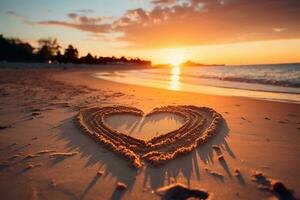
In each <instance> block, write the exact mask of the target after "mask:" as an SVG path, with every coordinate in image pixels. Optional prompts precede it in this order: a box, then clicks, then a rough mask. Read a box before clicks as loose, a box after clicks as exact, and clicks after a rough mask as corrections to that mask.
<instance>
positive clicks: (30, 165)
mask: <svg viewBox="0 0 300 200" xmlns="http://www.w3.org/2000/svg"><path fill="white" fill-rule="evenodd" d="M33 167H34V165H33V164H31V163H27V164H26V166H25V169H31V168H33Z"/></svg>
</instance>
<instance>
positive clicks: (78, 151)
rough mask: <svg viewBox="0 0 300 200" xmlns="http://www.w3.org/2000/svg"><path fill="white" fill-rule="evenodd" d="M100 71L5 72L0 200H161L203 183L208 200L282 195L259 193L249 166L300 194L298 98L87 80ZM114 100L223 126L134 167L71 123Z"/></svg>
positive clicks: (0, 84)
mask: <svg viewBox="0 0 300 200" xmlns="http://www.w3.org/2000/svg"><path fill="white" fill-rule="evenodd" d="M105 70H108V69H105ZM95 71H96V70H95V69H80V70H65V71H63V70H50V69H47V70H41V69H40V70H28V71H23V70H17V71H15V70H1V71H0V126H1V130H0V194H1V199H54V198H56V199H161V198H162V197H161V196H160V195H158V194H157V192H156V191H157V190H159V188H162V187H164V186H169V185H171V184H174V183H181V184H184V185H186V186H187V187H188V188H191V189H193V188H201V189H203V190H205V191H207V192H208V194H209V196H210V197H211V198H212V199H268V198H277V197H278V192H277V191H282V190H283V191H285V190H284V189H282V188H283V187H282V185H281V184H278V182H277V184H276V183H274V185H272V184H271V186H269V187H270V189H268V190H261V189H259V188H258V186H257V182H255V181H253V174H252V171H253V170H255V171H262V173H263V174H266V175H267V177H268V179H270V180H280V182H279V183H284V186H285V187H284V188H288V189H287V190H288V191H292V195H291V196H292V197H293V198H294V197H295V198H296V197H299V195H300V183H299V182H300V181H299V180H300V171H299V166H300V157H299V152H300V145H299V143H298V142H299V141H300V132H299V130H300V129H299V128H300V126H299V123H300V105H299V104H292V103H281V102H270V101H263V100H255V99H250V98H237V97H222V96H213V95H204V94H194V93H185V92H175V91H169V90H162V89H155V88H147V87H141V86H132V85H126V84H119V83H113V82H109V81H104V80H99V79H96V78H93V77H91V76H90V74H91V73H94V72H95ZM115 105H122V106H130V107H132V106H134V107H135V108H138V109H140V110H141V111H143V113H149V112H151V111H152V109H154V108H156V107H162V106H169V105H171V106H180V105H193V106H197V107H209V108H212V109H213V110H215V111H216V112H217V113H219V114H220V115H222V117H223V118H224V120H225V122H226V127H227V131H220V132H218V133H219V134H216V135H215V136H214V137H213V138H211V140H209V141H208V142H207V143H205V144H203V145H200V146H198V147H197V148H196V149H194V150H193V151H191V152H190V153H188V154H186V155H184V156H180V157H176V158H174V159H172V160H169V161H168V162H166V163H164V164H163V165H160V166H156V167H155V166H152V165H149V164H148V163H147V162H145V163H144V164H143V166H141V167H140V168H138V169H135V168H134V167H132V165H131V164H130V163H129V162H128V161H126V160H124V159H123V158H122V157H120V156H118V155H116V154H115V153H114V152H112V151H111V150H108V149H107V148H105V147H104V146H103V145H100V144H98V143H96V142H95V141H94V140H93V139H91V138H90V137H87V136H86V135H85V134H84V132H83V131H82V130H81V129H80V128H79V127H78V126H77V125H76V123H75V118H76V116H77V115H78V113H79V112H80V111H81V110H84V109H87V108H89V107H91V106H97V107H98V106H99V107H107V106H115ZM39 152H43V153H39ZM28 155H38V156H32V157H31V158H29V159H27V158H26V157H27V156H28ZM50 155H57V156H55V157H51V156H50ZM220 156H222V159H220ZM218 158H219V159H218ZM236 169H238V173H237V171H236ZM99 171H100V172H101V175H99V173H98V172H99ZM220 177H222V178H220ZM118 183H122V184H124V185H126V189H125V190H120V189H118V188H117V185H118ZM12 188H13V189H12ZM275 191H276V192H275ZM276 195H277V196H276ZM279 196H280V195H279Z"/></svg>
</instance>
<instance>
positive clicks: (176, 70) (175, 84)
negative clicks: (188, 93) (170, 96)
mask: <svg viewBox="0 0 300 200" xmlns="http://www.w3.org/2000/svg"><path fill="white" fill-rule="evenodd" d="M180 73H181V72H180V67H179V66H174V67H173V68H172V69H171V76H170V83H169V88H170V89H171V90H179V89H180Z"/></svg>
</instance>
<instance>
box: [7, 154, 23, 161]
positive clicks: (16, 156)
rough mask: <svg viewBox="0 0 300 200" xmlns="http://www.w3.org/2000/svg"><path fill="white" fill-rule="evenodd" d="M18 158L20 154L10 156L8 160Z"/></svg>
mask: <svg viewBox="0 0 300 200" xmlns="http://www.w3.org/2000/svg"><path fill="white" fill-rule="evenodd" d="M18 157H20V154H18V153H17V154H15V155H13V156H11V157H10V158H9V160H13V159H16V158H18Z"/></svg>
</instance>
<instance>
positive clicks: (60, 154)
mask: <svg viewBox="0 0 300 200" xmlns="http://www.w3.org/2000/svg"><path fill="white" fill-rule="evenodd" d="M77 154H78V152H68V153H52V154H50V155H49V157H50V158H53V157H56V158H57V157H61V158H63V157H68V156H74V155H77Z"/></svg>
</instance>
